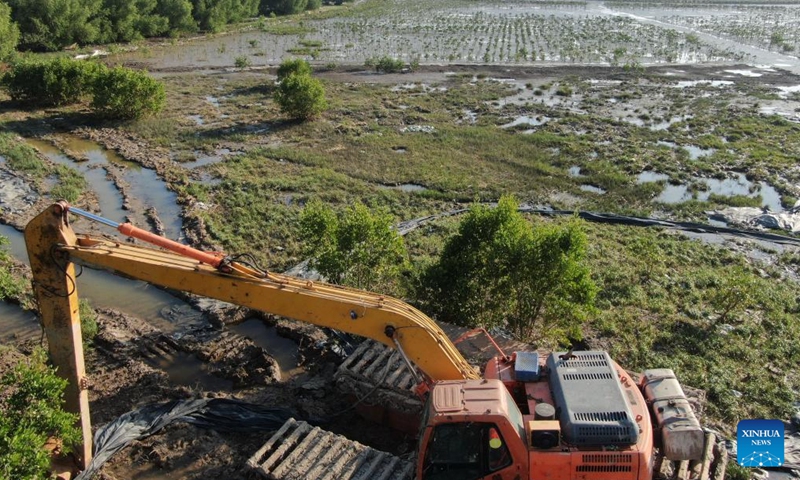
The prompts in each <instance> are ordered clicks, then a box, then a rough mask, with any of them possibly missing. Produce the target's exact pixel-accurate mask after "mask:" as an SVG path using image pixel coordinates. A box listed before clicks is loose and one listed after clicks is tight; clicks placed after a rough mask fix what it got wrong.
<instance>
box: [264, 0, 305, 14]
mask: <svg viewBox="0 0 800 480" xmlns="http://www.w3.org/2000/svg"><path fill="white" fill-rule="evenodd" d="M308 2H309V0H265V6H262V10H264V11H273V12H275V13H277V14H278V15H292V14H295V13H300V12H302V11H303V10H305V9H306V7H307V6H308Z"/></svg>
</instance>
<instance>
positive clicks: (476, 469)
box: [422, 422, 512, 480]
mask: <svg viewBox="0 0 800 480" xmlns="http://www.w3.org/2000/svg"><path fill="white" fill-rule="evenodd" d="M511 462H512V459H511V453H510V452H509V450H508V445H507V444H506V443H505V442H503V439H502V436H501V435H500V433H499V430H498V428H497V425H495V424H493V423H483V422H480V423H479V422H459V423H444V424H441V425H438V426H436V427H435V428H434V430H433V435H432V436H431V440H430V443H429V445H428V449H427V450H426V452H425V458H424V459H423V477H422V478H423V480H462V479H464V480H468V479H478V478H485V477H487V476H492V475H494V474H496V473H497V472H498V471H499V470H503V469H504V468H506V467H509V466H510V465H511Z"/></svg>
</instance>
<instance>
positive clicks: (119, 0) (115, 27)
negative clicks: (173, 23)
mask: <svg viewBox="0 0 800 480" xmlns="http://www.w3.org/2000/svg"><path fill="white" fill-rule="evenodd" d="M156 6H157V0H135V1H130V0H104V1H103V10H102V13H103V20H102V26H101V34H100V40H101V41H102V42H117V41H119V42H130V41H132V40H139V39H141V38H143V37H154V36H157V35H163V34H165V33H166V32H167V31H168V30H169V19H167V18H166V17H164V16H161V15H159V14H158V13H157V12H156Z"/></svg>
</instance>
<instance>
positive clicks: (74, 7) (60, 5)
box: [8, 0, 102, 51]
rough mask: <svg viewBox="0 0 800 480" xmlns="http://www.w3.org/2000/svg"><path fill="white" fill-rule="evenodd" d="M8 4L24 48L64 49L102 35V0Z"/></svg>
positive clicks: (21, 0)
mask: <svg viewBox="0 0 800 480" xmlns="http://www.w3.org/2000/svg"><path fill="white" fill-rule="evenodd" d="M8 4H9V5H10V6H11V16H12V18H13V19H14V21H15V22H17V25H19V30H20V33H21V37H20V47H21V48H23V49H30V50H51V51H52V50H61V49H62V48H64V47H66V46H68V45H72V44H73V43H78V44H81V45H84V44H87V43H91V42H95V41H96V40H97V39H98V36H99V33H100V29H99V27H98V24H99V18H98V15H99V13H100V10H101V7H102V0H48V1H42V0H9V2H8Z"/></svg>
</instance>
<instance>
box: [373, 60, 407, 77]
mask: <svg viewBox="0 0 800 480" xmlns="http://www.w3.org/2000/svg"><path fill="white" fill-rule="evenodd" d="M405 66H406V63H405V62H404V61H402V60H400V59H399V58H392V57H389V56H383V57H381V58H379V59H378V60H377V61H376V62H375V70H376V71H378V72H383V73H395V72H400V71H402V70H403V68H404V67H405Z"/></svg>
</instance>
